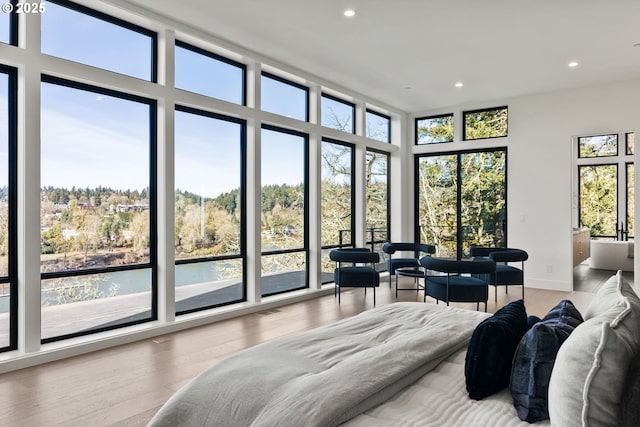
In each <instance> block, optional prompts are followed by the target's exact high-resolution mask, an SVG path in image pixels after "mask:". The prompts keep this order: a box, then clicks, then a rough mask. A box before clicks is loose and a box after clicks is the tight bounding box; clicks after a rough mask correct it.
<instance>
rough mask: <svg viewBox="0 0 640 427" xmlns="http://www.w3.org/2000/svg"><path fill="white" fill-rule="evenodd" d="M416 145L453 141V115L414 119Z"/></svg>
mask: <svg viewBox="0 0 640 427" xmlns="http://www.w3.org/2000/svg"><path fill="white" fill-rule="evenodd" d="M416 132H417V136H416V144H436V143H440V142H451V141H453V114H446V115H444V116H433V117H425V118H421V119H416Z"/></svg>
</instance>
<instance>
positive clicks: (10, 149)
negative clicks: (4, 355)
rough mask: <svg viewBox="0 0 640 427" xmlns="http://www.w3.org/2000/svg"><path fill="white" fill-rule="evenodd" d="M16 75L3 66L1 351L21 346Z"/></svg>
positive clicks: (0, 123) (0, 130)
mask: <svg viewBox="0 0 640 427" xmlns="http://www.w3.org/2000/svg"><path fill="white" fill-rule="evenodd" d="M16 76H17V73H16V70H15V69H13V68H9V67H5V66H0V351H6V350H12V349H15V348H17V344H18V335H17V332H18V327H17V324H18V323H17V322H18V300H17V294H18V288H17V283H18V282H17V276H16V275H17V271H16V268H17V240H16V235H17V224H16V216H17V197H16V194H17V178H16V172H17V168H16V167H17V155H16V150H17V136H16V135H17V114H16V109H17V103H16V102H17V101H16V98H17V93H16Z"/></svg>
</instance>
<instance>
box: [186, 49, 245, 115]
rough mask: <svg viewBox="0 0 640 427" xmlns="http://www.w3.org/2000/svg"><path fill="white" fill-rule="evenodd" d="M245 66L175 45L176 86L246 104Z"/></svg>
mask: <svg viewBox="0 0 640 427" xmlns="http://www.w3.org/2000/svg"><path fill="white" fill-rule="evenodd" d="M245 70H246V66H245V65H244V64H240V63H238V62H235V61H232V60H230V59H227V58H223V57H221V56H218V55H215V54H213V53H211V52H207V51H206V50H203V49H200V48H197V47H194V46H190V45H188V44H186V43H182V42H176V67H175V73H176V77H175V78H176V87H177V88H179V89H184V90H188V91H191V92H195V93H199V94H201V95H206V96H211V97H213V98H217V99H222V100H223V101H228V102H233V103H235V104H240V105H244V104H245V84H244V82H245Z"/></svg>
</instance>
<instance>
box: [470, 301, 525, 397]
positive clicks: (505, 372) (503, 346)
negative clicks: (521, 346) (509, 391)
mask: <svg viewBox="0 0 640 427" xmlns="http://www.w3.org/2000/svg"><path fill="white" fill-rule="evenodd" d="M526 330H527V312H526V310H525V307H524V301H522V300H518V301H513V302H511V303H509V304H507V305H506V306H504V307H502V308H501V309H500V310H498V311H497V312H496V313H495V314H494V315H493V316H491V317H490V318H488V319H485V320H483V321H482V322H481V323H480V324H479V325H478V326H477V327H476V329H475V330H474V331H473V334H472V335H471V341H470V342H469V347H468V349H467V355H466V358H465V367H464V373H465V380H466V386H467V392H468V393H469V397H470V398H471V399H475V400H480V399H483V398H485V397H487V396H490V395H492V394H494V393H496V392H498V391H500V390H502V389H504V388H505V387H507V386H508V385H509V378H510V376H511V363H512V361H513V355H514V353H515V351H516V347H517V346H518V343H519V342H520V339H521V338H522V335H524V333H525V332H526Z"/></svg>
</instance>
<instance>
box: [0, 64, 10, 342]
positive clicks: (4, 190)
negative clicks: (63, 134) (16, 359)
mask: <svg viewBox="0 0 640 427" xmlns="http://www.w3.org/2000/svg"><path fill="white" fill-rule="evenodd" d="M8 275H9V76H8V75H7V74H5V73H2V72H0V277H7V276H8ZM0 286H1V285H0ZM5 296H6V299H7V300H8V299H9V298H8V288H7V293H6V295H5V294H4V293H3V292H0V299H4V298H5ZM7 306H8V304H7ZM2 312H3V311H2V310H1V309H0V313H2ZM1 346H2V343H1V342H0V347H1Z"/></svg>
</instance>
